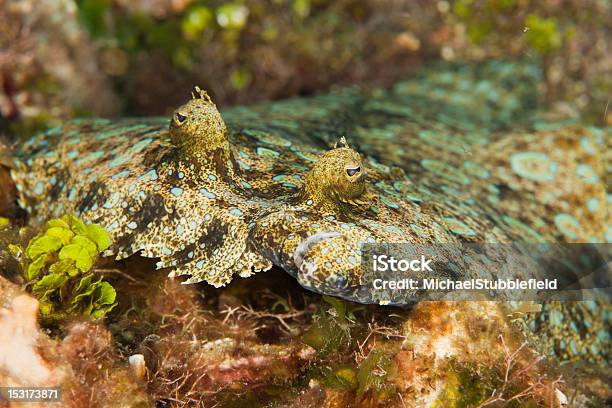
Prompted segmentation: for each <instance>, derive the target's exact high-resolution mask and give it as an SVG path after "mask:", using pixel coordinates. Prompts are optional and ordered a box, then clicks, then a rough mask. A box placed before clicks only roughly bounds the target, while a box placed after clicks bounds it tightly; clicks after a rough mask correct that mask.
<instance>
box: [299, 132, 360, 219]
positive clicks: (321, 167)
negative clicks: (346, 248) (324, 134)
mask: <svg viewBox="0 0 612 408" xmlns="http://www.w3.org/2000/svg"><path fill="white" fill-rule="evenodd" d="M340 144H341V147H337V145H336V146H335V147H334V149H332V150H330V151H328V152H326V153H324V154H323V155H322V156H321V157H320V159H319V160H318V161H317V162H316V163H315V165H314V166H313V167H312V169H311V170H310V172H309V173H308V175H307V176H306V180H305V183H304V188H303V191H302V194H303V195H304V197H305V198H306V199H307V200H309V201H308V202H310V201H311V202H312V204H313V205H315V206H318V207H322V209H323V211H329V212H338V211H343V210H349V209H350V207H351V206H359V205H364V204H366V203H367V194H366V182H365V177H366V174H367V173H366V171H365V169H364V167H363V163H362V160H361V156H360V155H359V153H357V152H356V151H355V150H353V149H351V148H350V147H349V146H348V144H347V143H346V140H345V139H344V137H343V138H342V139H340Z"/></svg>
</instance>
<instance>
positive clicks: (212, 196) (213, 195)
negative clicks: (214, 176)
mask: <svg viewBox="0 0 612 408" xmlns="http://www.w3.org/2000/svg"><path fill="white" fill-rule="evenodd" d="M200 193H201V194H203V195H204V197H206V198H210V199H211V200H214V199H215V198H217V196H216V195H215V193H211V192H210V191H208V190H207V189H205V188H204V187H202V188H201V189H200Z"/></svg>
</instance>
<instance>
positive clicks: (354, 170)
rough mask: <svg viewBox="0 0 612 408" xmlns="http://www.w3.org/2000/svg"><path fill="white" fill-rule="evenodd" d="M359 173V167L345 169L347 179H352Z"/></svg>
mask: <svg viewBox="0 0 612 408" xmlns="http://www.w3.org/2000/svg"><path fill="white" fill-rule="evenodd" d="M360 171H361V166H357V167H348V168H347V169H346V174H348V175H349V177H353V176H354V175H355V174H357V173H359V172H360Z"/></svg>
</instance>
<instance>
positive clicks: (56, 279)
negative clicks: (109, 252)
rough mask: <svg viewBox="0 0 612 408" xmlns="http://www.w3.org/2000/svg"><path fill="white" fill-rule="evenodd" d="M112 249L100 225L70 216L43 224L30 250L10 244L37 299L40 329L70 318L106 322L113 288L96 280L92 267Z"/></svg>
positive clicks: (10, 249) (29, 244) (31, 242)
mask: <svg viewBox="0 0 612 408" xmlns="http://www.w3.org/2000/svg"><path fill="white" fill-rule="evenodd" d="M109 245H110V238H109V236H108V234H107V233H106V231H104V229H103V228H102V227H100V226H99V225H95V224H85V223H83V222H82V221H81V220H79V219H78V218H76V217H74V216H72V215H65V216H63V217H62V218H58V219H53V220H50V221H48V222H47V224H46V228H45V231H44V232H41V233H39V234H38V235H36V236H35V237H33V238H32V239H31V240H30V242H29V243H28V245H27V246H26V247H25V248H23V247H22V246H20V245H15V244H12V245H9V247H8V249H9V251H10V252H11V254H12V255H13V256H14V257H15V258H17V259H18V261H19V269H20V272H21V275H22V276H23V278H24V280H25V282H26V288H28V289H29V290H30V291H31V292H32V293H33V294H34V295H35V296H36V298H37V299H38V301H39V309H40V317H41V320H42V321H43V323H44V324H46V325H48V326H57V325H61V323H62V322H63V321H64V320H65V319H67V318H68V317H70V316H85V317H90V318H93V319H97V318H101V317H104V316H105V315H106V314H107V313H108V312H110V311H111V310H112V309H113V308H114V307H115V306H116V304H117V303H116V302H115V299H116V291H115V288H113V286H112V285H111V284H110V283H108V282H106V281H104V280H103V278H104V277H103V276H96V274H95V273H94V272H93V271H92V267H93V265H94V263H95V262H96V260H97V259H98V257H99V255H100V253H101V252H103V251H104V250H105V249H106V248H108V246H109Z"/></svg>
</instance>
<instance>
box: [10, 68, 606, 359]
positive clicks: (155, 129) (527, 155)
mask: <svg viewBox="0 0 612 408" xmlns="http://www.w3.org/2000/svg"><path fill="white" fill-rule="evenodd" d="M538 79H539V72H538V70H537V69H535V68H533V66H531V65H529V64H511V63H502V62H492V63H489V64H483V65H480V66H471V65H456V66H443V67H441V68H437V67H431V68H430V69H428V70H426V71H423V72H422V73H420V74H418V75H416V76H415V77H414V78H412V79H410V80H408V81H405V82H402V83H399V84H398V85H396V86H395V87H394V88H393V89H392V90H389V91H384V90H380V89H375V90H369V91H366V90H361V89H345V90H340V91H336V92H332V93H330V94H327V95H321V96H317V97H313V98H308V99H291V100H287V101H283V102H274V103H265V104H260V105H256V106H253V107H249V108H244V107H238V108H234V109H230V110H228V111H225V112H224V113H223V118H222V119H221V117H220V116H219V115H218V112H217V110H216V107H214V104H213V103H212V101H211V100H210V98H208V96H207V95H206V94H205V93H204V92H203V91H201V90H199V89H197V88H196V90H195V91H194V95H193V98H192V100H191V101H189V102H187V103H186V104H185V105H183V106H182V107H179V108H178V109H177V110H176V111H175V113H174V115H173V117H172V119H171V124H170V127H169V128H168V121H167V119H157V118H155V119H122V120H115V121H109V120H103V119H102V120H99V119H93V120H84V121H79V120H77V121H71V122H69V123H67V124H66V125H65V126H63V127H61V128H58V129H52V130H50V131H48V132H46V133H45V134H44V135H39V136H37V137H35V138H33V139H31V140H30V141H28V142H27V143H26V144H25V145H24V146H23V147H22V148H21V149H20V151H18V152H17V154H16V160H15V170H14V171H13V173H12V176H13V178H14V180H15V182H16V185H17V188H18V190H19V204H20V205H21V206H22V207H23V208H24V209H26V210H27V211H28V213H29V214H31V215H32V217H34V218H35V219H36V220H38V221H43V220H45V219H48V218H49V217H52V216H60V215H62V214H64V213H76V214H78V215H80V216H81V217H82V218H84V219H85V220H87V221H89V222H95V223H99V224H101V225H103V226H104V227H105V228H106V229H107V230H108V232H109V233H110V234H111V237H112V239H113V243H114V244H113V246H112V247H111V248H110V249H109V250H108V251H107V254H108V255H114V256H116V258H117V259H121V258H125V257H128V256H130V255H132V254H134V253H136V252H140V253H141V255H143V256H147V257H154V258H159V262H158V267H160V268H170V270H171V274H172V275H189V276H190V277H189V279H188V280H187V282H199V281H206V282H208V283H210V284H212V285H215V286H222V285H224V284H226V283H227V282H229V281H230V280H231V279H232V276H233V275H234V274H235V273H237V274H239V275H240V276H249V275H250V274H252V273H253V272H255V271H259V270H266V269H268V268H270V267H271V265H272V264H276V265H278V266H280V267H282V268H283V269H285V270H286V271H287V272H289V273H290V274H292V275H293V276H294V277H296V279H297V280H298V281H299V282H300V284H301V285H303V286H304V287H306V288H308V289H311V290H314V291H316V292H319V293H326V294H331V295H336V296H341V297H344V298H347V299H351V300H356V301H363V299H362V298H361V297H359V296H357V294H356V293H357V291H358V290H359V289H361V290H362V289H363V286H362V278H363V276H362V274H361V268H360V265H359V263H360V252H361V248H362V245H363V243H368V242H394V243H401V242H407V243H417V244H420V243H423V244H427V243H440V242H450V243H452V242H512V241H516V240H523V241H530V242H606V241H607V242H610V241H612V226H611V222H610V212H609V208H610V204H611V198H610V196H609V195H608V194H607V192H606V185H605V184H604V182H603V181H604V180H606V175H607V174H609V172H610V164H609V159H610V157H609V155H610V153H609V152H610V150H611V149H610V139H611V138H610V133H609V130H605V129H604V130H602V129H597V128H585V127H580V126H576V125H574V124H572V123H564V122H559V121H551V120H546V118H544V117H542V116H541V114H539V113H538V111H537V109H536V107H537V104H536V102H535V99H536V98H535V93H534V89H535V86H534V84H535V82H536V81H538ZM226 125H227V129H226ZM343 136H346V140H347V141H348V144H347V142H346V140H343V139H342V137H343ZM339 141H340V142H341V143H340V146H339V147H336V148H332V149H331V150H330V147H331V146H335V145H337V143H338V142H339ZM349 146H350V147H349ZM602 152H603V153H602ZM608 309H609V307H608ZM572 310H579V308H577V309H572ZM583 310H584V311H585V313H586V312H587V311H588V310H587V309H586V308H583ZM577 313H579V312H577ZM605 313H606V316H607V317H606V318H605V319H599V320H597V319H594V320H590V321H593V322H597V323H593V324H592V325H591V327H590V328H588V330H586V329H585V330H586V331H588V332H589V333H595V335H594V336H590V337H589V338H592V339H595V340H592V344H588V345H584V347H586V348H589V347H595V348H598V352H599V354H598V355H600V356H601V355H609V350H606V351H605V352H604V351H602V348H603V347H604V346H603V345H604V344H606V342H605V340H606V339H605V336H604V335H603V334H602V333H603V332H607V331H606V330H605V328H606V327H609V310H608V311H607V312H605ZM583 314H584V313H583ZM583 314H580V313H579V315H583ZM602 325H603V326H602ZM553 326H554V327H557V328H559V327H560V328H562V329H559V330H565V327H566V326H567V325H563V324H560V325H558V326H555V325H553ZM570 331H571V329H570ZM573 333H576V331H574V332H573ZM583 337H585V338H587V337H588V336H583ZM608 340H609V339H608ZM594 344H595V345H594ZM581 347H583V346H581ZM608 347H609V346H608ZM582 351H584V350H582V348H580V350H578V352H577V353H576V354H580V352H582ZM606 353H607V354H606Z"/></svg>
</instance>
